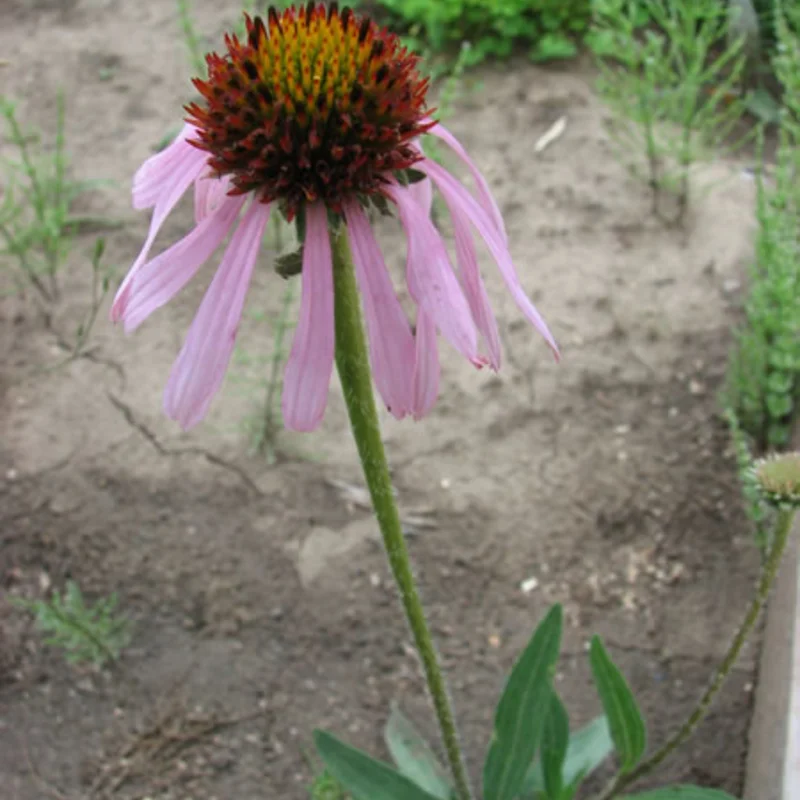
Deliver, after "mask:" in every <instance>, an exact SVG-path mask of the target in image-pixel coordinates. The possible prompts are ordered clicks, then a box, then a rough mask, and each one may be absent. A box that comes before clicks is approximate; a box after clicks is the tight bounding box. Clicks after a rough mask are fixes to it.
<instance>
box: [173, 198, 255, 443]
mask: <svg viewBox="0 0 800 800" xmlns="http://www.w3.org/2000/svg"><path fill="white" fill-rule="evenodd" d="M269 213H270V206H269V205H265V204H263V203H259V202H257V201H254V202H253V203H252V205H251V206H250V208H249V209H248V210H247V211H246V212H245V214H244V216H243V217H242V220H241V222H240V223H239V227H238V228H237V229H236V232H235V233H234V235H233V237H232V238H231V241H230V243H229V244H228V247H227V249H226V250H225V255H224V256H223V257H222V262H221V263H220V265H219V268H218V269H217V273H216V275H214V279H213V280H212V281H211V285H210V286H209V287H208V291H207V292H206V294H205V297H204V298H203V302H202V303H201V304H200V309H199V310H198V312H197V315H196V316H195V318H194V321H193V322H192V326H191V328H190V329H189V333H188V334H187V336H186V341H185V342H184V344H183V347H182V348H181V352H180V354H179V355H178V358H177V360H176V361H175V364H174V366H173V367H172V372H171V374H170V376H169V381H168V382H167V388H166V390H165V392H164V411H165V412H166V414H167V416H169V417H171V418H172V419H174V420H177V422H178V423H180V425H181V427H183V428H184V429H188V428H191V427H192V426H193V425H196V424H197V423H198V422H200V421H201V420H202V419H203V417H205V415H206V414H207V413H208V408H209V406H210V405H211V401H212V400H213V399H214V395H215V394H216V393H217V391H218V390H219V387H220V386H221V385H222V381H223V379H224V377H225V372H226V370H227V368H228V362H229V361H230V358H231V354H232V353H233V347H234V344H235V342H236V334H237V332H238V329H239V322H240V321H241V318H242V309H243V308H244V301H245V297H246V295H247V289H248V287H249V285H250V276H251V275H252V273H253V267H254V265H255V263H256V258H257V256H258V249H259V246H260V245H261V239H262V237H263V235H264V227H265V226H266V224H267V220H268V219H269Z"/></svg>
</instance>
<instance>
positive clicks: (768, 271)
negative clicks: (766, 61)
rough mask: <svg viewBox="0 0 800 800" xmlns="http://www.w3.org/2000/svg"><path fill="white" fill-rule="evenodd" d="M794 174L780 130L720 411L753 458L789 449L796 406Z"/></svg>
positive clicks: (799, 396)
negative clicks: (725, 411)
mask: <svg viewBox="0 0 800 800" xmlns="http://www.w3.org/2000/svg"><path fill="white" fill-rule="evenodd" d="M798 167H800V158H799V157H798V150H797V148H796V146H795V145H794V142H793V140H792V138H791V136H790V134H789V132H788V131H783V132H782V136H781V145H780V146H779V149H778V155H777V163H776V167H775V176H774V183H773V186H772V187H771V188H767V186H766V183H765V179H764V176H763V174H762V173H761V172H759V174H758V175H757V185H758V200H757V216H758V223H759V227H758V233H757V235H756V255H755V260H754V262H753V264H752V267H751V271H750V288H749V294H748V297H747V300H746V303H745V322H744V324H743V325H742V326H741V328H740V329H739V331H738V334H737V337H736V344H735V346H734V349H733V353H732V354H731V358H730V362H729V367H728V376H727V381H726V389H725V399H726V405H727V406H729V407H730V408H731V409H732V411H733V413H734V414H735V416H736V419H737V420H738V424H739V425H740V426H741V428H742V430H743V431H744V432H746V433H747V435H748V436H750V437H751V438H752V440H753V442H754V444H755V446H756V448H757V449H758V450H759V451H763V450H765V449H766V448H768V447H781V446H784V445H786V444H787V443H788V440H789V435H790V432H791V426H792V422H793V420H794V419H795V417H796V416H797V410H798V407H800V258H798V256H799V255H800V247H799V246H798V236H799V234H800V229H799V228H798V219H799V217H798V213H800V191H799V190H798V182H797V175H798Z"/></svg>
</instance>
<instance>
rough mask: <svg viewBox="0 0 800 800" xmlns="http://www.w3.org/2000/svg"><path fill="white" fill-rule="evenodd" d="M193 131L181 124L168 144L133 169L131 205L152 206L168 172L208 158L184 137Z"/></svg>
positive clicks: (172, 172) (137, 206)
mask: <svg viewBox="0 0 800 800" xmlns="http://www.w3.org/2000/svg"><path fill="white" fill-rule="evenodd" d="M196 132H197V129H196V128H195V127H194V126H193V125H189V124H186V125H184V126H183V128H182V129H181V132H180V133H179V134H178V135H177V136H176V137H175V138H174V139H173V140H172V142H171V143H170V144H169V145H168V146H167V147H165V148H164V149H163V150H162V151H161V152H160V153H155V154H154V155H152V156H150V158H148V159H147V160H146V161H145V162H144V163H143V164H142V165H141V166H140V167H139V169H137V170H136V174H135V175H134V176H133V192H132V194H133V207H134V208H136V209H139V210H142V209H144V208H152V207H153V206H154V205H155V204H156V201H157V200H158V198H159V197H160V196H161V194H162V184H163V182H164V178H165V177H166V176H167V175H170V174H178V173H181V172H183V171H184V170H185V169H186V168H187V166H188V165H189V163H190V162H192V161H193V160H197V159H199V160H201V161H206V160H207V158H208V156H207V155H204V154H203V152H202V151H200V150H198V149H197V148H196V147H193V146H192V145H190V144H189V143H188V142H187V141H186V140H187V139H188V138H190V137H192V136H193V135H194V134H195V133H196Z"/></svg>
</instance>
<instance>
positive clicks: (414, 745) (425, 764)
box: [384, 707, 452, 800]
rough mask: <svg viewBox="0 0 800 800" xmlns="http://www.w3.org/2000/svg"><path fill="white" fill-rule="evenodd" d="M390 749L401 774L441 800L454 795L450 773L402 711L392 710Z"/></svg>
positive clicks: (388, 728) (388, 726)
mask: <svg viewBox="0 0 800 800" xmlns="http://www.w3.org/2000/svg"><path fill="white" fill-rule="evenodd" d="M384 737H385V739H386V746H387V747H388V748H389V752H390V753H391V754H392V758H393V759H394V762H395V764H397V768H398V769H399V770H400V772H402V773H403V775H405V776H406V777H407V778H410V779H411V780H412V781H414V783H415V784H416V785H417V786H420V787H421V788H423V789H425V791H427V792H430V793H431V794H432V795H434V796H435V797H438V798H441V800H448V798H449V797H450V796H451V794H452V783H451V781H450V779H449V776H448V774H447V771H446V770H445V769H444V767H443V766H442V765H441V764H440V763H439V761H438V760H437V758H436V756H435V755H434V754H433V751H432V750H431V748H430V747H429V745H428V743H427V742H426V741H425V739H424V738H423V737H422V734H420V733H419V731H417V729H416V728H415V727H414V725H413V724H412V723H411V720H409V719H408V718H407V717H406V716H405V715H404V714H403V713H402V712H401V711H400V709H399V708H397V707H394V708H392V713H391V716H390V717H389V722H388V723H387V724H386V731H385V732H384Z"/></svg>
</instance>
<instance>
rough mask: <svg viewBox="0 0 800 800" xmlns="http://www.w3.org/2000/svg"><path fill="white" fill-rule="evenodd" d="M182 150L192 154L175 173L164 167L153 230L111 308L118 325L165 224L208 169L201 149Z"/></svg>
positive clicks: (151, 224)
mask: <svg viewBox="0 0 800 800" xmlns="http://www.w3.org/2000/svg"><path fill="white" fill-rule="evenodd" d="M182 147H183V148H185V149H186V150H187V151H194V152H189V154H188V156H187V158H186V159H185V162H186V163H185V164H184V167H183V168H182V169H180V170H179V171H175V170H173V169H172V167H173V166H174V164H171V163H170V164H167V165H165V166H164V170H163V172H162V173H159V177H160V181H159V182H158V191H159V195H158V198H157V200H156V201H155V208H154V209H153V216H152V218H151V220H150V230H149V231H148V232H147V238H146V239H145V242H144V245H143V246H142V249H141V251H140V252H139V255H138V256H137V257H136V261H134V262H133V266H132V267H131V268H130V269H129V270H128V274H127V275H126V276H125V279H124V280H123V281H122V284H121V285H120V287H119V289H117V294H116V296H115V297H114V302H113V303H112V305H111V321H112V322H117V321H118V320H119V318H120V315H121V313H122V310H123V309H124V307H125V304H126V302H127V300H126V298H127V293H128V290H129V289H130V285H131V281H132V280H133V278H134V277H135V275H136V273H137V272H138V271H139V269H140V268H141V266H142V265H143V264H144V263H145V261H146V260H147V256H148V255H149V253H150V248H151V247H152V246H153V242H154V241H155V238H156V236H157V235H158V232H159V230H160V229H161V226H162V225H163V224H164V220H165V219H166V218H167V216H168V215H169V213H170V212H171V211H172V209H173V208H175V206H176V204H177V202H178V200H180V199H181V197H183V195H184V193H185V192H186V190H187V189H188V188H189V187H190V186H191V185H192V183H193V182H194V181H195V180H196V179H197V178H198V177H199V176H200V173H201V172H202V171H203V170H204V169H205V168H206V157H205V156H204V155H203V153H201V152H200V151H199V150H197V148H195V147H192V146H191V145H190V144H186V142H182ZM150 179H151V180H152V181H155V177H154V173H151V175H150Z"/></svg>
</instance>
